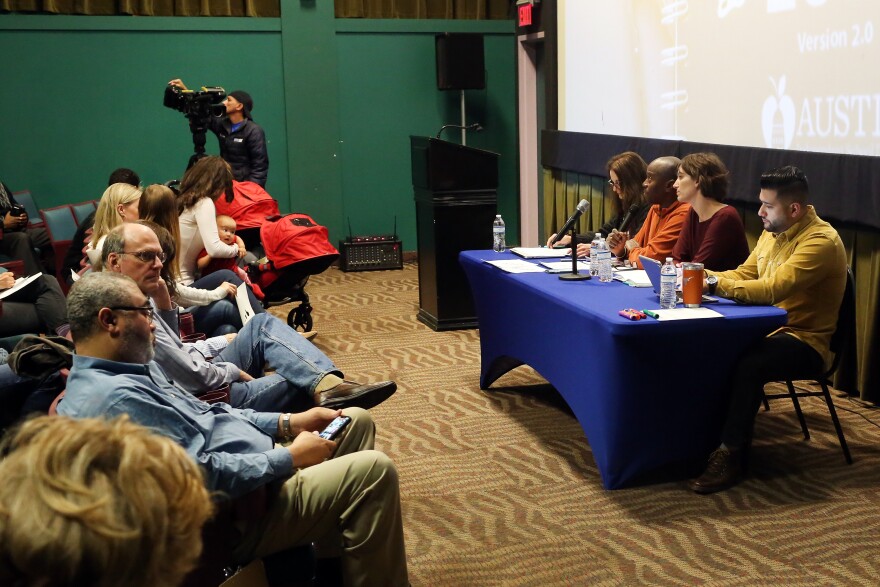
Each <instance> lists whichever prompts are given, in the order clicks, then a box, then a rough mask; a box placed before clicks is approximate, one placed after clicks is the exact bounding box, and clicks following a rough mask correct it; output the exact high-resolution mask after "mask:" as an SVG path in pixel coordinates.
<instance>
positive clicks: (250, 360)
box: [215, 313, 342, 412]
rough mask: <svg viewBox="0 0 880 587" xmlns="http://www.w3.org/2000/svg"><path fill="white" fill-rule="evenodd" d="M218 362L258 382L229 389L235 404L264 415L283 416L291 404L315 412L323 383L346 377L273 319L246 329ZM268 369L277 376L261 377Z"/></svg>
mask: <svg viewBox="0 0 880 587" xmlns="http://www.w3.org/2000/svg"><path fill="white" fill-rule="evenodd" d="M215 361H226V362H229V363H233V364H235V365H238V367H239V368H240V369H241V370H242V371H244V372H246V373H247V374H248V375H251V376H253V377H255V378H257V379H254V380H253V381H247V382H242V381H238V382H235V383H233V384H232V385H231V386H230V388H231V389H230V395H231V398H230V403H231V404H232V405H233V406H235V407H236V408H250V409H253V410H256V411H259V412H277V411H284V410H286V409H288V408H289V406H291V405H292V404H294V403H296V404H297V405H303V406H306V407H308V406H314V399H313V397H312V396H313V395H314V392H315V387H316V386H317V385H318V382H319V381H320V380H321V379H323V378H324V376H325V375H328V374H330V373H332V374H334V375H337V376H339V377H342V372H341V371H339V369H337V368H336V365H334V364H333V361H331V360H330V359H329V358H328V357H327V355H325V354H324V353H322V352H321V351H319V350H318V348H317V347H315V345H313V344H312V343H310V342H309V341H307V340H306V339H305V338H303V337H302V335H300V334H299V333H297V332H296V331H295V330H293V329H292V328H290V327H289V326H287V324H285V323H284V322H282V321H281V320H279V319H278V318H276V317H274V316H272V315H271V314H265V313H264V314H257V315H256V316H254V317H253V318H251V320H250V321H249V322H248V323H247V324H245V326H244V328H242V329H241V330H240V331H239V333H238V336H236V337H235V338H234V339H233V341H232V342H231V343H229V346H227V347H226V348H225V349H223V351H222V352H221V353H220V354H219V355H217V357H216V358H215ZM266 363H268V364H269V365H270V366H271V367H272V368H273V369H275V374H273V375H268V376H265V377H262V374H263V366H264V365H265V364H266Z"/></svg>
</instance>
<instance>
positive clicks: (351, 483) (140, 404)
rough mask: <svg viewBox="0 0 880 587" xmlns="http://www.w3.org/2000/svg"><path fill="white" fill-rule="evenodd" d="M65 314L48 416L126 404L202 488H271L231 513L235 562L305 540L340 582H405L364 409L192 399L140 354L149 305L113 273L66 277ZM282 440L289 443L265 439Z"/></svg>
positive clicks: (392, 482) (240, 491) (386, 474)
mask: <svg viewBox="0 0 880 587" xmlns="http://www.w3.org/2000/svg"><path fill="white" fill-rule="evenodd" d="M140 228H145V227H140ZM143 250H144V251H150V250H152V249H143ZM154 261H156V259H154ZM68 313H69V315H70V326H71V334H72V335H73V341H74V343H75V344H76V355H75V356H74V357H73V367H72V368H71V369H70V377H69V378H68V381H67V393H66V395H65V397H64V399H63V400H62V401H61V402H60V403H59V405H58V413H59V414H61V415H64V416H69V417H72V418H113V417H116V416H119V415H121V414H128V416H129V417H130V418H131V420H132V421H134V422H136V423H138V424H141V425H143V426H146V427H148V428H150V429H151V430H152V431H154V432H156V433H158V434H161V435H163V436H167V437H169V438H171V439H172V440H174V441H175V442H176V443H177V444H179V445H180V446H182V447H183V449H184V450H185V451H186V452H187V453H188V454H189V455H190V456H191V457H192V458H193V459H195V460H196V462H198V463H199V464H200V465H201V467H202V469H203V471H204V472H205V479H206V483H207V486H208V489H210V490H211V491H214V492H220V493H221V494H222V495H223V496H225V497H229V498H237V497H241V496H244V495H247V494H250V493H251V492H254V491H256V490H260V491H261V492H262V491H266V492H267V493H271V495H268V496H267V497H269V498H271V499H267V503H268V505H267V507H266V508H265V510H264V511H262V512H259V513H257V512H254V514H252V515H251V516H248V517H245V518H243V519H239V520H236V529H237V530H238V531H239V532H238V534H237V536H236V539H235V541H234V545H233V556H234V558H235V562H237V563H241V564H246V563H248V562H249V561H251V560H253V559H254V558H258V557H263V556H266V555H269V554H272V553H275V552H281V551H283V550H287V549H289V548H291V547H294V546H299V545H305V544H310V543H314V544H315V547H316V550H317V552H318V556H319V557H337V556H338V557H341V564H342V574H343V579H344V581H345V584H347V585H407V569H406V552H405V548H404V542H403V525H402V518H401V511H400V490H399V485H398V477H397V470H396V468H395V467H394V464H393V463H392V462H391V459H389V458H388V457H387V456H386V455H385V454H383V453H381V452H378V451H375V450H372V449H373V443H374V439H375V425H374V424H373V421H372V418H370V414H369V412H367V411H366V410H363V409H360V408H348V409H346V410H345V411H342V410H331V409H328V408H321V407H314V408H311V409H309V410H308V411H305V412H302V413H298V414H289V413H288V414H281V413H277V412H269V413H264V412H257V411H254V410H240V409H236V408H233V407H230V406H229V405H227V404H224V403H216V404H207V403H205V402H202V401H200V400H199V399H197V398H195V397H193V396H192V395H191V394H189V393H187V392H186V391H184V390H182V389H181V388H180V387H178V386H177V385H175V383H174V382H173V381H172V380H171V379H169V378H168V376H167V375H166V374H165V373H164V372H163V371H162V369H161V367H160V366H159V365H157V364H156V363H155V362H154V361H151V360H150V358H151V357H152V354H153V344H154V342H155V340H156V339H155V338H154V336H153V332H154V330H156V331H158V328H159V324H158V321H156V322H154V321H153V305H152V304H151V303H150V300H149V299H148V298H147V296H146V295H145V294H144V293H143V292H142V291H141V289H140V288H139V287H138V285H137V284H136V283H135V282H134V281H132V280H131V279H130V278H129V277H126V276H125V275H121V274H119V273H118V272H116V273H108V272H104V273H93V274H89V275H86V276H84V277H83V278H82V279H80V280H79V281H78V282H77V283H75V284H74V286H73V287H72V288H71V290H70V294H69V295H68ZM340 415H345V416H348V417H349V418H351V421H350V423H349V424H348V426H347V428H346V429H345V432H344V435H343V436H342V437H341V438H340V439H338V441H333V440H327V439H325V438H322V437H321V436H319V435H318V434H317V432H318V431H320V430H322V429H323V428H325V427H326V426H327V425H328V424H329V423H330V422H331V421H333V420H334V419H336V418H337V417H339V416H340ZM284 440H287V441H290V444H289V445H288V446H279V445H276V444H275V443H276V442H278V441H284Z"/></svg>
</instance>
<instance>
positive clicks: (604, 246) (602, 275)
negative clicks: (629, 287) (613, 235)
mask: <svg viewBox="0 0 880 587" xmlns="http://www.w3.org/2000/svg"><path fill="white" fill-rule="evenodd" d="M596 260H597V261H598V264H599V281H601V282H602V283H608V282H609V281H611V279H612V278H613V277H614V274H613V273H612V271H611V249H609V248H608V243H607V242H605V239H604V238H602V237H601V236H600V237H599V242H598V243H597V244H596Z"/></svg>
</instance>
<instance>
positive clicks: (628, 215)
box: [617, 204, 639, 232]
mask: <svg viewBox="0 0 880 587" xmlns="http://www.w3.org/2000/svg"><path fill="white" fill-rule="evenodd" d="M638 211H639V205H638V204H633V205H632V206H630V207H629V210H627V211H626V215H625V216H624V217H623V220H621V221H620V228H618V229H617V230H618V231H620V232H626V229H627V228H629V223H630V222H632V219H633V216H635V213H636V212H638Z"/></svg>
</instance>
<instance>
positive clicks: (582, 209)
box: [550, 199, 590, 251]
mask: <svg viewBox="0 0 880 587" xmlns="http://www.w3.org/2000/svg"><path fill="white" fill-rule="evenodd" d="M589 207H590V203H589V202H588V201H587V200H586V199H583V200H581V201H580V202H578V205H577V208H576V209H575V211H574V213H573V214H572V215H571V216H570V217H569V219H568V220H566V221H565V224H564V225H562V228H560V229H559V232H557V233H556V236H554V237H553V240H551V241H550V246H551V247H552V246H553V245H555V244H556V243H557V242H559V240H560V239H561V238H562V236H563V235H564V234H565V233H566V232H568V231H569V230H570V229H571V227H572V226H574V223H575V222H577V220H578V218H580V217H581V214H583V213H584V212H586V211H587V208H589ZM571 245H572V251H574V247H576V246H577V245H576V244H575V243H574V241H572V243H571Z"/></svg>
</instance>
